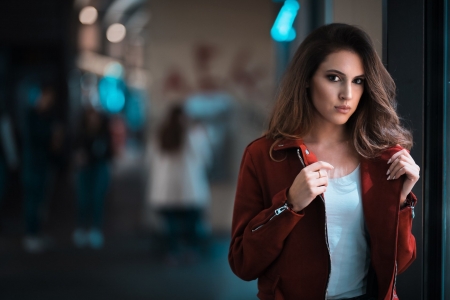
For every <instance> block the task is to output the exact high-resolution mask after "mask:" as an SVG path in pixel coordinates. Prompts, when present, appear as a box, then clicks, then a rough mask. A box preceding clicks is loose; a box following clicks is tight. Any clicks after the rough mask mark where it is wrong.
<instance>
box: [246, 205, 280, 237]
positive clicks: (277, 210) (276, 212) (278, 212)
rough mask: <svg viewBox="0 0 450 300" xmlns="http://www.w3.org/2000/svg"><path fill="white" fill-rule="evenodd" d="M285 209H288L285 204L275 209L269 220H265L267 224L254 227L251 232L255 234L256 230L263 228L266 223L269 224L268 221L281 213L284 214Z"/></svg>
mask: <svg viewBox="0 0 450 300" xmlns="http://www.w3.org/2000/svg"><path fill="white" fill-rule="evenodd" d="M286 209H288V205H287V203H284V205H283V206H281V207H279V208H277V209H275V211H274V214H273V216H272V217H270V219H269V220H267V222H265V223H263V224H261V225H259V226H258V227H256V228H255V229H252V232H255V231H256V230H258V229H260V228H261V227H263V226H264V225H266V224H267V223H269V222H270V221H272V219H273V218H275V217H276V216H278V215H279V214H281V213H282V212H284V211H285V210H286Z"/></svg>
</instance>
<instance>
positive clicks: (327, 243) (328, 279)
mask: <svg viewBox="0 0 450 300" xmlns="http://www.w3.org/2000/svg"><path fill="white" fill-rule="evenodd" d="M297 155H298V158H299V159H300V162H301V163H302V165H303V168H306V164H305V161H304V160H303V158H302V155H301V154H300V148H298V149H297ZM319 197H320V199H322V203H323V208H324V210H325V244H326V245H327V251H328V264H329V271H328V278H327V285H326V288H325V300H326V299H327V295H328V283H329V282H330V275H331V254H330V244H329V242H328V227H327V209H326V206H325V199H324V198H323V196H322V194H320V195H319Z"/></svg>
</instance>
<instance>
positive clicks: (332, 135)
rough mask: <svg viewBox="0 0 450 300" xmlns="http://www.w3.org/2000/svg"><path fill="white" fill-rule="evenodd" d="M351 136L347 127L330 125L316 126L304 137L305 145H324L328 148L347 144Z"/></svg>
mask: <svg viewBox="0 0 450 300" xmlns="http://www.w3.org/2000/svg"><path fill="white" fill-rule="evenodd" d="M349 139H350V134H349V132H348V130H347V128H346V126H345V125H340V126H337V125H334V124H330V123H327V124H325V123H322V124H314V126H312V129H311V131H310V132H309V133H308V134H307V135H306V136H304V138H303V140H304V142H305V143H310V144H322V145H326V146H331V145H336V144H340V143H342V142H347V141H348V140H349Z"/></svg>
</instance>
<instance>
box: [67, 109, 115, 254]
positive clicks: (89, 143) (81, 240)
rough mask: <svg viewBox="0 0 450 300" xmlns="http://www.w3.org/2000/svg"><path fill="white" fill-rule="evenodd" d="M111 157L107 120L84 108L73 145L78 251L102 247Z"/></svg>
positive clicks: (75, 232) (100, 113)
mask: <svg viewBox="0 0 450 300" xmlns="http://www.w3.org/2000/svg"><path fill="white" fill-rule="evenodd" d="M112 153H113V151H112V143H111V133H110V124H109V118H108V117H107V115H106V114H104V113H102V112H100V111H98V110H96V109H95V108H93V107H92V106H88V107H86V108H85V109H84V111H83V113H82V117H81V125H80V128H79V132H78V134H77V137H76V142H75V163H76V167H77V172H76V190H77V199H78V216H77V228H76V229H75V231H74V233H73V242H74V244H75V245H76V246H77V247H79V248H82V247H85V246H90V247H92V248H94V249H100V248H102V247H103V243H104V237H103V232H102V223H103V213H104V203H105V198H106V195H107V192H108V188H109V183H110V180H111V170H110V162H111V159H112Z"/></svg>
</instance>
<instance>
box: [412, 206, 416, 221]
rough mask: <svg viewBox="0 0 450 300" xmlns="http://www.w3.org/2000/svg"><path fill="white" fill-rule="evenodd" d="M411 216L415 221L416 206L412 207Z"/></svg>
mask: <svg viewBox="0 0 450 300" xmlns="http://www.w3.org/2000/svg"><path fill="white" fill-rule="evenodd" d="M411 216H412V218H413V219H414V217H415V216H416V214H415V213H414V206H411Z"/></svg>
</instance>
